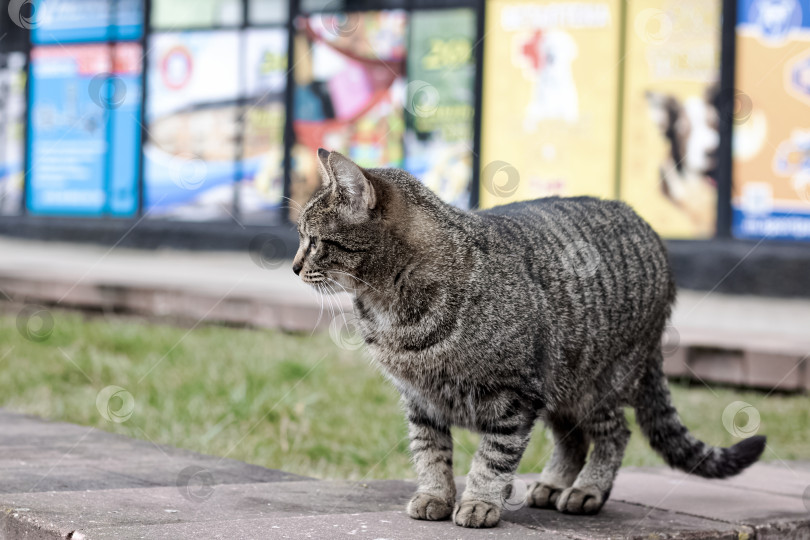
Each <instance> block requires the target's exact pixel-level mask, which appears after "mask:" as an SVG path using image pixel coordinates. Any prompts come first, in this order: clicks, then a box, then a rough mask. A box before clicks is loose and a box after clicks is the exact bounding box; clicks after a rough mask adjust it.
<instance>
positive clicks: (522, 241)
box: [294, 151, 764, 527]
mask: <svg viewBox="0 0 810 540" xmlns="http://www.w3.org/2000/svg"><path fill="white" fill-rule="evenodd" d="M322 152H323V153H320V154H319V156H320V158H321V163H322V165H323V170H324V171H325V173H324V186H323V187H322V188H321V190H320V191H319V192H318V193H316V194H315V196H314V197H313V198H312V200H311V201H310V202H309V203H308V205H307V207H306V208H305V209H304V211H303V212H302V214H301V217H300V220H299V232H300V233H301V247H300V249H299V252H298V254H297V255H296V259H295V261H294V268H295V270H296V271H297V272H300V273H301V274H300V275H301V276H302V278H303V279H304V281H307V282H310V283H323V282H326V283H334V284H335V286H337V285H339V286H340V287H345V288H346V289H348V290H350V291H351V292H352V294H353V295H354V306H355V313H356V315H357V317H358V318H359V320H360V325H361V327H362V332H363V335H364V338H365V340H366V343H367V347H368V350H369V351H370V352H371V354H372V356H373V358H374V359H375V360H376V363H377V364H378V365H379V366H380V367H381V369H382V372H383V373H384V374H385V375H386V376H387V377H388V379H390V380H391V382H392V383H393V384H394V385H395V386H396V388H397V389H398V390H399V391H400V393H401V395H402V398H403V399H402V401H403V406H404V407H405V409H406V410H407V414H408V421H409V424H410V434H411V439H412V442H411V451H412V453H413V458H414V463H415V467H416V471H417V475H418V479H419V485H420V487H419V490H418V493H417V494H416V496H415V497H414V499H413V500H412V501H411V503H410V504H409V506H408V512H409V514H410V515H411V516H412V517H414V518H418V519H443V518H447V517H449V516H450V513H451V510H452V511H453V518H454V520H455V522H456V523H457V524H459V525H462V526H468V527H489V526H493V525H495V524H497V522H498V520H499V518H500V513H501V501H502V493H503V492H504V489H505V488H506V487H507V486H508V484H509V482H510V481H511V478H512V475H513V473H514V471H515V470H516V468H517V466H518V464H519V462H520V458H521V456H522V454H523V452H524V450H525V448H526V445H527V444H528V441H529V435H530V432H531V429H532V426H533V424H534V422H535V421H536V420H538V419H542V420H544V421H545V422H546V423H547V424H548V425H549V426H550V428H551V430H552V433H553V435H554V437H555V440H556V446H555V450H554V453H553V455H552V457H551V459H550V460H549V462H548V463H547V464H546V466H545V469H544V470H543V473H542V475H541V480H540V482H538V483H536V484H535V485H532V486H530V490H529V494H528V502H529V503H530V504H532V505H533V506H539V507H545V506H548V507H555V508H557V509H558V510H560V511H562V512H569V513H595V512H597V511H598V510H599V509H600V508H601V507H602V505H603V504H604V502H605V501H606V500H607V498H608V496H609V494H610V490H611V487H612V484H613V479H614V477H615V475H616V472H617V470H618V468H619V465H620V464H621V460H622V456H623V454H624V449H625V446H626V444H627V440H628V438H629V430H628V429H627V426H626V422H625V417H624V412H623V407H625V406H631V407H634V408H635V409H636V412H637V417H638V420H639V422H640V424H641V427H642V430H643V431H644V433H645V434H646V435H647V437H648V438H649V439H650V442H651V444H652V446H653V448H654V449H655V450H657V451H658V452H659V453H661V454H662V455H663V456H664V458H665V460H666V461H667V463H669V464H670V465H672V466H673V467H678V468H681V469H684V470H686V471H687V472H692V473H695V474H700V475H703V476H709V477H724V476H729V475H731V474H735V473H737V472H739V471H740V470H742V469H743V468H745V467H746V466H747V465H749V464H750V463H752V462H753V461H755V460H756V459H757V458H758V457H759V455H760V453H761V451H762V448H763V446H764V438H752V439H748V440H746V441H743V443H740V444H739V445H737V446H735V447H733V448H731V449H714V448H712V447H710V446H708V445H705V444H704V443H702V442H700V441H697V440H696V439H695V438H694V437H692V436H691V435H689V433H688V432H687V430H686V428H685V427H683V425H682V424H681V422H680V420H679V419H678V416H677V414H676V413H675V410H674V408H673V407H672V405H671V403H670V400H669V392H668V390H667V387H666V380H665V379H664V377H663V376H662V374H661V354H660V342H661V336H662V333H663V331H664V328H665V325H666V322H667V319H668V317H669V315H670V309H671V305H672V302H673V301H674V298H675V286H674V284H673V281H672V277H671V272H670V268H669V264H668V260H667V255H666V251H665V249H664V246H663V244H662V242H661V240H660V239H659V238H658V236H657V235H656V234H655V233H654V232H653V230H652V229H651V228H650V227H649V226H648V225H647V223H645V222H644V221H643V220H642V219H641V218H639V217H638V216H637V215H636V214H635V213H634V212H633V211H632V210H631V209H630V207H628V206H627V205H625V204H623V203H621V202H616V201H603V200H598V199H594V198H588V197H578V198H557V197H552V198H547V199H539V200H536V201H529V202H523V203H515V204H510V205H507V206H501V207H497V208H493V209H490V210H486V211H483V212H464V211H461V210H458V209H456V208H453V207H451V206H449V205H446V204H444V203H443V202H441V201H440V200H439V199H438V198H437V197H436V196H435V195H434V194H433V193H432V192H430V191H429V190H428V189H426V188H425V187H424V186H423V185H422V184H421V183H420V182H419V181H418V180H416V179H414V178H413V177H411V176H410V175H408V174H407V173H405V172H403V171H399V170H393V169H370V170H363V169H360V168H359V167H357V166H356V165H354V164H353V163H352V162H351V161H349V160H348V159H346V158H344V157H343V156H341V155H340V154H337V153H335V152H332V153H326V152H325V151H322ZM451 426H461V427H464V428H468V429H471V430H474V431H477V432H479V433H481V434H482V439H481V445H480V447H479V448H478V451H477V453H476V455H475V457H474V460H473V464H472V467H471V470H470V473H469V475H468V476H467V486H466V489H465V492H464V493H463V494H462V497H461V501H460V502H459V503H458V504H456V505H455V508H453V504H454V502H455V495H456V493H455V487H454V485H453V482H452V461H451V458H452V450H451V448H452V444H451V440H450V437H449V428H450V427H451ZM590 445H593V452H592V453H591V456H590V459H589V460H588V461H587V463H586V462H585V456H586V455H587V452H588V448H589V447H590Z"/></svg>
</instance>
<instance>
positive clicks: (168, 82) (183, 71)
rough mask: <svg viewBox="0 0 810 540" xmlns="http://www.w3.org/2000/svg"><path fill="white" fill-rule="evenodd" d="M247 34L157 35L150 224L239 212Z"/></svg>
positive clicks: (152, 51)
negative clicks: (242, 59)
mask: <svg viewBox="0 0 810 540" xmlns="http://www.w3.org/2000/svg"><path fill="white" fill-rule="evenodd" d="M239 43H240V42H239V33H238V32H237V31H230V30H229V31H206V32H193V33H192V32H189V33H181V32H172V33H156V34H153V35H152V36H151V40H150V44H149V74H148V79H147V80H148V85H149V88H148V90H149V92H148V94H147V101H146V121H147V130H148V134H149V136H148V140H147V141H146V142H145V144H144V206H145V210H146V211H147V212H148V214H149V216H150V217H166V218H177V219H184V220H191V221H204V220H211V219H228V217H229V216H230V215H233V212H234V200H235V189H234V188H235V180H236V171H237V168H236V157H237V155H238V147H237V140H238V135H237V133H238V129H239V127H238V121H237V120H238V118H239V112H240V108H239V103H238V98H239V86H240V84H239V81H240V77H239V61H238V59H239V51H240V48H239Z"/></svg>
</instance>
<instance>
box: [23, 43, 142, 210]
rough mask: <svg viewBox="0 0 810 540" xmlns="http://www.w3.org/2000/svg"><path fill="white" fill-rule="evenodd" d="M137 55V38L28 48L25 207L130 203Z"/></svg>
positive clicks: (124, 206)
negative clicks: (28, 166)
mask: <svg viewBox="0 0 810 540" xmlns="http://www.w3.org/2000/svg"><path fill="white" fill-rule="evenodd" d="M140 57H141V50H140V46H139V45H138V44H136V43H130V44H119V45H117V46H109V45H100V44H99V45H72V46H47V47H35V48H33V49H32V51H31V74H32V75H31V81H30V83H29V95H30V103H31V112H30V122H29V127H28V131H29V133H28V144H29V152H30V163H31V170H30V171H29V174H28V182H29V189H28V194H27V207H28V210H29V211H30V212H31V213H33V214H60V215H82V216H100V215H103V214H105V213H108V212H111V213H113V214H116V215H131V214H132V213H133V212H134V211H135V209H136V207H137V195H136V194H137V188H136V178H137V167H136V166H135V163H137V151H138V145H137V133H138V132H139V129H138V128H137V122H138V120H137V116H138V111H139V108H140V88H139V87H138V85H139V74H140ZM109 148H115V151H113V152H108V149H109ZM113 171H114V172H116V173H118V174H120V176H118V177H116V178H114V179H113V176H115V175H113V174H111V173H112V172H113Z"/></svg>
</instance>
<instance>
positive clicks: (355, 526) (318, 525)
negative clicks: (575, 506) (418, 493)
mask: <svg viewBox="0 0 810 540" xmlns="http://www.w3.org/2000/svg"><path fill="white" fill-rule="evenodd" d="M79 532H80V533H81V535H83V536H84V538H86V539H88V540H90V539H98V540H104V539H113V538H115V539H136V538H150V539H151V538H171V539H176V538H225V539H233V538H239V539H242V540H261V539H265V538H267V539H285V538H316V539H332V538H347V539H348V538H368V539H376V540H379V539H391V540H394V539H396V540H425V539H429V538H435V539H437V540H440V539H448V540H450V539H453V540H455V539H458V538H464V539H471V540H476V539H488V538H515V539H518V538H532V539H537V540H547V539H548V540H550V539H557V538H560V535H558V534H553V533H548V532H545V531H541V530H536V529H531V528H527V527H523V526H521V525H517V524H514V523H508V522H507V523H501V525H499V526H498V527H497V528H494V529H479V530H470V529H459V528H458V527H456V526H454V525H452V524H451V523H450V522H449V521H441V522H427V521H415V520H413V519H411V518H409V517H408V516H406V515H405V514H404V512H401V511H400V512H393V511H392V512H371V513H364V514H333V515H325V516H305V517H293V518H280V519H276V518H259V519H245V520H239V521H217V522H206V523H175V524H167V525H148V526H140V525H134V526H126V527H115V528H109V527H100V528H91V529H82V530H81V531H79ZM74 537H80V536H79V535H77V534H75V535H74Z"/></svg>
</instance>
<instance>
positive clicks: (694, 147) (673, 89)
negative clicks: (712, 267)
mask: <svg viewBox="0 0 810 540" xmlns="http://www.w3.org/2000/svg"><path fill="white" fill-rule="evenodd" d="M721 4H722V2H721V1H720V0H709V1H707V0H655V1H647V0H645V1H643V2H642V1H639V0H634V1H631V2H628V3H627V18H626V23H625V27H626V29H627V31H626V34H625V36H626V54H625V60H624V69H625V79H624V81H625V82H624V106H623V120H622V155H621V178H620V186H621V187H620V190H621V198H622V199H623V200H624V201H626V202H628V203H629V204H630V205H631V206H633V207H634V208H635V210H636V211H637V212H638V213H639V214H640V215H641V216H642V217H644V218H645V219H646V220H647V221H649V222H650V224H651V225H652V226H653V228H655V230H656V231H657V232H658V233H659V234H661V235H662V236H665V237H668V238H711V237H712V236H714V233H715V228H716V222H717V184H716V173H715V169H716V166H717V163H716V160H717V149H718V145H719V143H720V135H719V132H718V129H719V124H718V121H719V117H718V111H717V105H716V104H717V101H718V99H721V98H722V96H721V95H720V91H719V76H720V15H721V9H722V6H721Z"/></svg>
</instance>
